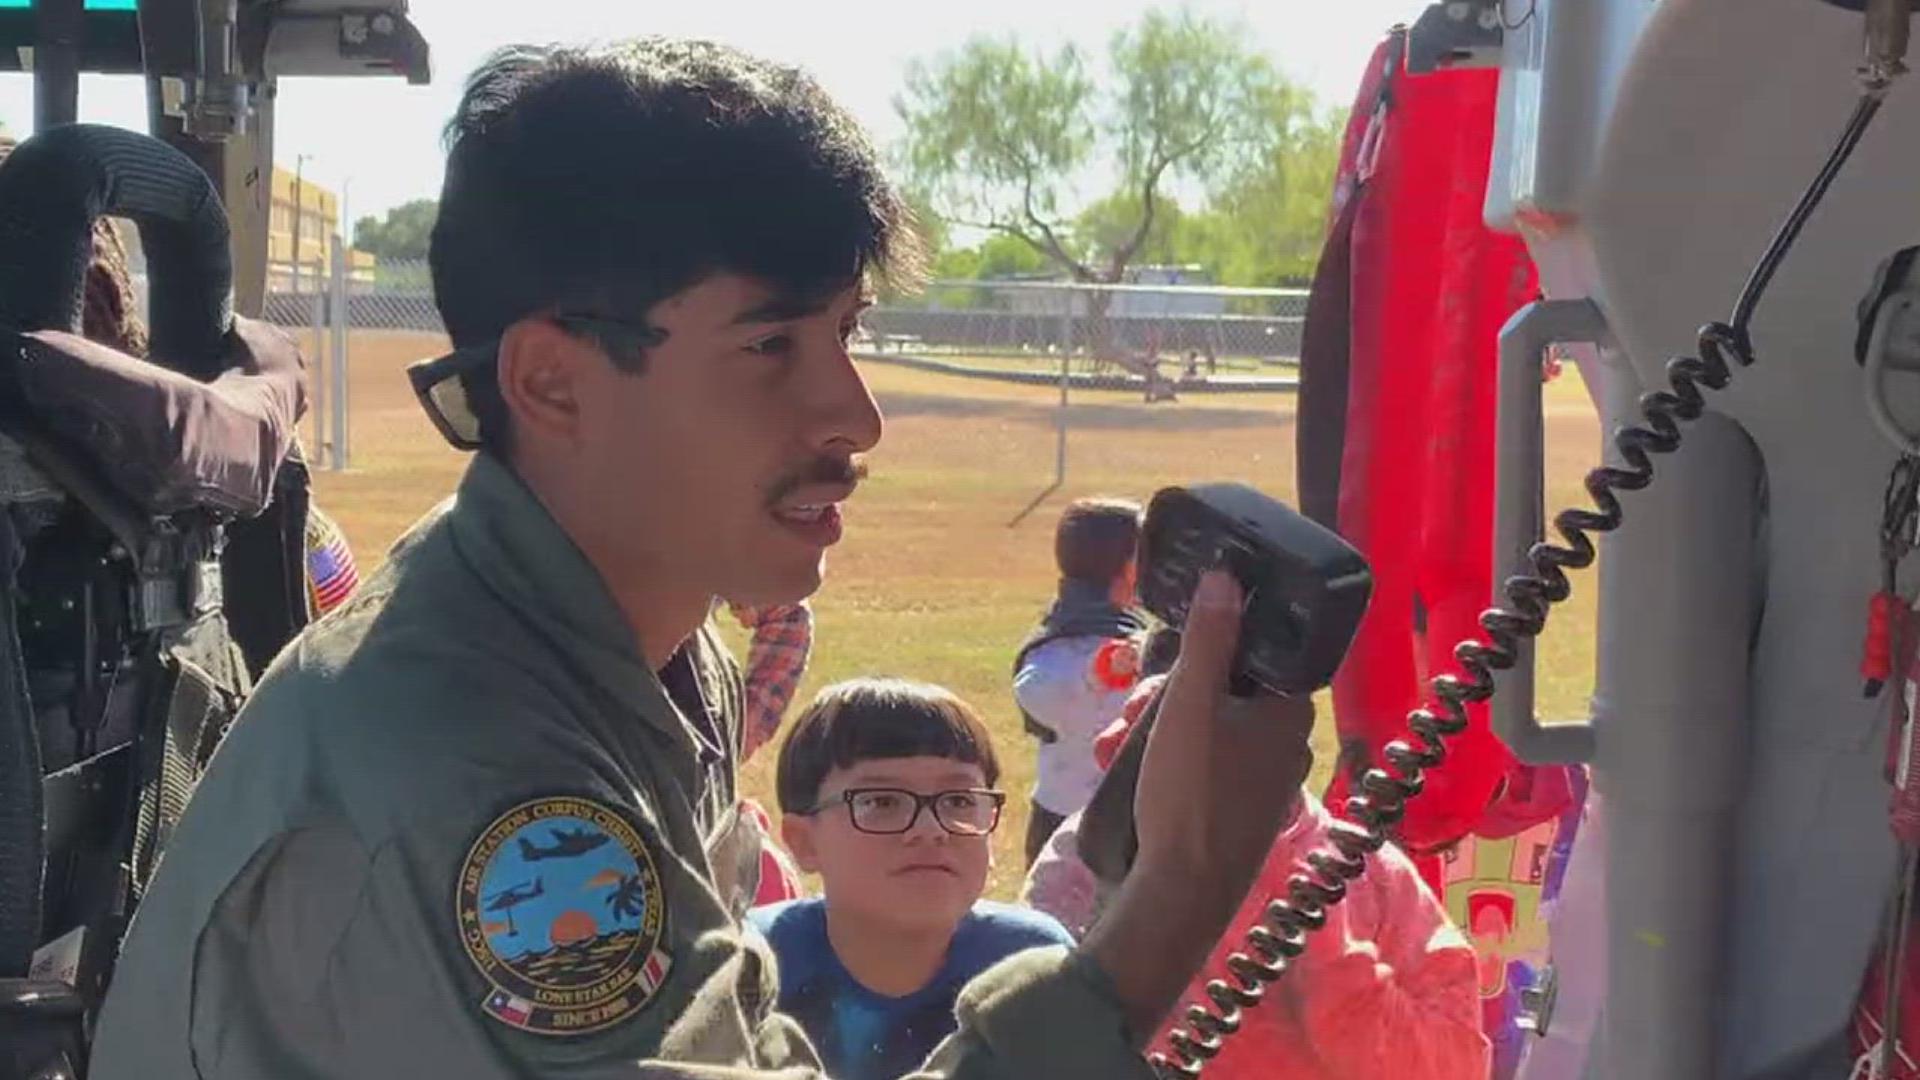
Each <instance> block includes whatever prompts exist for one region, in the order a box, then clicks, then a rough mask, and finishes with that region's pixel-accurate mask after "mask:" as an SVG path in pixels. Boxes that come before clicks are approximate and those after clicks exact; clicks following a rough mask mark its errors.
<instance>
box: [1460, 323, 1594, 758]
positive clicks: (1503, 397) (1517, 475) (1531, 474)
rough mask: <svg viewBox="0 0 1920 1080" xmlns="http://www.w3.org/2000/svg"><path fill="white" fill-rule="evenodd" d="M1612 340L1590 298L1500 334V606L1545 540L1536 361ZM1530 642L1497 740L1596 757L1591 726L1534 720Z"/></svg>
mask: <svg viewBox="0 0 1920 1080" xmlns="http://www.w3.org/2000/svg"><path fill="white" fill-rule="evenodd" d="M1611 341H1612V335H1611V334H1610V333H1609V331H1608V330H1607V319H1606V316H1605V315H1603V314H1602V313H1601V311H1600V308H1599V307H1598V306H1596V305H1595V304H1594V302H1593V301H1592V300H1589V299H1584V298H1583V299H1579V300H1539V301H1535V302H1534V303H1531V304H1528V305H1527V306H1526V307H1523V308H1521V309H1520V310H1519V311H1517V312H1515V313H1514V315H1513V317H1512V318H1511V319H1508V320H1507V325H1505V326H1503V327H1501V328H1500V376H1499V388H1498V394H1499V420H1498V424H1497V426H1496V428H1495V443H1494V476H1495V486H1494V492H1495V494H1494V526H1493V591H1494V602H1495V603H1496V604H1498V603H1500V601H1501V598H1502V596H1503V593H1502V588H1503V586H1504V584H1505V582H1506V580H1507V579H1508V578H1509V577H1512V576H1513V575H1515V574H1522V573H1528V572H1530V571H1529V569H1528V567H1529V565H1530V564H1529V563H1528V560H1527V551H1528V549H1529V548H1531V547H1533V545H1534V544H1536V543H1538V542H1540V541H1541V540H1542V539H1543V538H1544V537H1545V534H1546V521H1545V516H1546V515H1545V509H1544V505H1545V504H1544V492H1543V491H1542V486H1543V482H1544V477H1543V469H1544V467H1545V466H1544V462H1545V454H1546V435H1545V415H1544V412H1543V408H1542V387H1543V380H1542V379H1541V377H1540V362H1541V358H1542V357H1543V356H1544V355H1545V353H1546V350H1547V348H1548V347H1549V346H1552V345H1560V344H1570V343H1585V344H1593V345H1603V344H1608V343H1610V342H1611ZM1533 656H1534V646H1533V640H1532V639H1531V638H1526V639H1523V641H1522V644H1521V649H1520V655H1519V656H1518V658H1517V659H1518V663H1516V664H1515V665H1514V667H1513V669H1512V670H1510V671H1508V672H1506V673H1504V674H1503V675H1502V676H1501V680H1500V681H1501V686H1500V693H1498V694H1496V695H1494V697H1493V701H1492V703H1491V704H1490V705H1489V709H1490V714H1489V716H1490V720H1491V722H1492V725H1493V731H1494V734H1496V735H1498V736H1500V738H1501V740H1502V741H1503V742H1505V743H1506V744H1507V746H1508V747H1509V748H1510V749H1511V750H1512V751H1513V752H1514V753H1515V754H1517V755H1519V757H1520V758H1521V759H1522V760H1524V761H1530V762H1533V763H1535V764H1573V763H1579V762H1585V761H1588V760H1590V759H1591V758H1592V756H1593V726H1592V724H1590V723H1586V722H1576V723H1568V724H1554V725H1550V726H1549V725H1544V724H1542V723H1540V718H1539V717H1538V716H1536V715H1535V714H1534V705H1533Z"/></svg>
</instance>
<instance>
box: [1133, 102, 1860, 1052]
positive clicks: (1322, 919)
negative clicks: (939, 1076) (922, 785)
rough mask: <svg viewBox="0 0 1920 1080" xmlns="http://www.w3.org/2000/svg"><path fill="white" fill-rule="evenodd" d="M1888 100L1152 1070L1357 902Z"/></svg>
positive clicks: (1723, 376)
mask: <svg viewBox="0 0 1920 1080" xmlns="http://www.w3.org/2000/svg"><path fill="white" fill-rule="evenodd" d="M1884 95H1885V87H1884V86H1880V87H1878V88H1870V89H1869V90H1868V92H1867V93H1866V94H1864V95H1863V96H1862V97H1861V99H1860V103H1859V105H1858V106H1856V107H1855V109H1854V111H1853V115H1852V117H1851V118H1850V119H1849V120H1848V121H1847V126H1846V128H1845V130H1844V131H1843V132H1842V133H1841V136H1840V140H1839V142H1838V143H1837V144H1836V145H1835V146H1834V148H1833V152H1832V153H1831V154H1830V155H1828V157H1827V162H1826V164H1825V165H1824V166H1823V167H1822V168H1821V170H1820V172H1819V174H1818V175H1817V176H1815V177H1814V180H1813V183H1812V184H1810V185H1809V186H1808V187H1807V190H1806V192H1805V193H1804V194H1802V195H1801V196H1800V201H1799V202H1798V203H1797V204H1795V206H1794V208H1793V212H1792V213H1791V214H1789V215H1788V216H1787V219H1786V221H1784V222H1782V223H1781V225H1780V227H1779V229H1778V230H1776V231H1775V233H1774V236H1773V241H1772V242H1771V243H1770V244H1768V245H1767V250H1766V252H1765V254H1763V255H1762V256H1761V257H1760V261H1759V262H1758V263H1756V264H1755V265H1754V268H1753V273H1752V274H1751V275H1749V276H1748V278H1747V282H1746V285H1745V286H1744V287H1742V289H1741V290H1740V297H1739V300H1738V302H1736V303H1735V304H1734V308H1733V317H1732V319H1731V320H1729V321H1728V322H1724V323H1722V322H1712V323H1708V324H1707V325H1706V326H1704V327H1702V328H1701V330H1700V337H1699V349H1698V351H1699V354H1700V355H1699V356H1697V357H1694V356H1678V357H1675V358H1673V359H1672V360H1670V361H1668V362H1667V368H1666V371H1667V383H1668V385H1669V386H1670V387H1671V389H1670V390H1656V391H1652V392H1649V393H1646V394H1643V395H1641V397H1640V413H1641V416H1642V417H1643V418H1644V420H1645V423H1644V424H1643V425H1642V426H1638V427H1626V428H1622V429H1621V430H1619V431H1617V432H1615V433H1614V437H1613V442H1614V446H1615V447H1616V448H1617V449H1618V450H1619V453H1620V457H1621V459H1622V460H1623V461H1624V462H1625V464H1624V465H1602V466H1600V467H1598V468H1596V469H1594V470H1593V471H1592V472H1589V473H1588V474H1587V479H1586V489H1587V494H1588V495H1589V496H1591V497H1592V499H1593V505H1592V507H1590V508H1579V507H1576V508H1570V509H1567V510H1562V511H1561V512H1560V513H1559V514H1557V515H1555V516H1554V519H1553V527H1554V528H1555V529H1556V530H1557V531H1558V532H1559V533H1560V536H1561V537H1562V538H1563V539H1564V540H1565V541H1566V543H1565V544H1553V543H1548V542H1545V541H1543V542H1541V543H1538V544H1535V545H1533V547H1532V548H1531V549H1530V550H1529V551H1528V552H1527V561H1528V562H1530V563H1531V564H1532V566H1533V573H1531V574H1521V575H1518V576H1515V577H1511V578H1508V579H1507V581H1506V583H1505V586H1504V592H1505V594H1506V598H1507V604H1508V606H1507V607H1505V608H1494V609H1492V610H1490V611H1487V612H1486V613H1484V614H1482V615H1481V616H1480V626H1481V628H1482V629H1484V630H1485V631H1486V635H1487V639H1488V641H1489V642H1490V644H1483V643H1481V642H1478V641H1472V640H1468V641H1463V642H1461V643H1460V644H1459V645H1457V646H1455V647H1454V650H1453V655H1454V659H1455V660H1458V661H1459V662H1460V667H1461V668H1462V669H1463V671H1464V672H1465V675H1464V676H1461V675H1452V674H1446V675H1437V676H1435V677H1434V678H1433V680H1432V682H1431V684H1430V685H1431V689H1432V692H1433V697H1434V699H1435V703H1436V705H1437V709H1438V711H1436V710H1435V708H1422V709H1416V710H1414V711H1413V712H1412V713H1411V714H1409V715H1408V717H1407V727H1408V728H1409V729H1410V730H1411V731H1412V733H1413V735H1414V736H1416V737H1417V738H1418V740H1419V744H1418V745H1415V744H1414V743H1412V742H1409V741H1407V740H1405V739H1396V740H1394V741H1393V742H1391V743H1389V744H1388V745H1387V748H1386V750H1385V752H1384V756H1385V757H1386V760H1387V763H1388V764H1389V765H1391V766H1392V769H1391V771H1389V770H1388V769H1383V768H1379V767H1375V768H1371V769H1368V770H1367V771H1366V773H1365V774H1364V775H1363V776H1362V777H1361V778H1360V784H1359V794H1357V795H1356V796H1354V797H1353V798H1351V799H1349V800H1347V804H1346V809H1347V814H1348V817H1349V818H1351V819H1352V820H1351V821H1343V822H1338V823H1336V824H1335V825H1334V827H1333V829H1332V831H1331V833H1330V837H1329V838H1330V840H1331V841H1332V847H1331V849H1322V850H1320V851H1315V852H1313V853H1311V854H1309V855H1308V856H1307V857H1306V859H1305V865H1304V866H1302V867H1299V868H1298V869H1297V870H1296V872H1295V873H1294V874H1293V876H1292V877H1291V878H1289V879H1288V880H1287V895H1286V896H1285V897H1284V898H1278V897H1276V898H1275V899H1274V900H1272V901H1271V902H1269V903H1268V904H1267V907H1266V911H1265V912H1264V915H1263V918H1262V920H1261V922H1260V923H1259V924H1257V925H1255V926H1253V927H1251V928H1250V929H1248V930H1247V932H1246V949H1245V950H1244V951H1241V952H1236V953H1233V954H1232V955H1230V956H1228V957H1227V961H1226V967H1227V972H1226V973H1227V976H1228V978H1225V979H1214V980H1212V981H1211V982H1209V983H1207V986H1206V993H1207V997H1208V998H1209V999H1210V1001H1211V1003H1212V1005H1213V1008H1211V1009H1209V1008H1207V1007H1206V1006H1204V1005H1200V1004H1193V1005H1189V1006H1188V1008H1187V1011H1186V1013H1185V1015H1184V1017H1183V1019H1184V1020H1185V1022H1186V1026H1185V1027H1182V1028H1176V1029H1175V1030H1174V1031H1173V1032H1172V1033H1171V1034H1170V1035H1169V1036H1168V1040H1167V1041H1168V1045H1169V1048H1170V1049H1171V1050H1172V1051H1173V1057H1172V1058H1169V1057H1168V1056H1167V1055H1166V1054H1154V1055H1153V1056H1152V1058H1151V1059H1150V1061H1151V1063H1152V1065H1153V1068H1154V1072H1155V1073H1156V1074H1158V1075H1159V1076H1160V1077H1162V1078H1170V1077H1192V1076H1198V1075H1200V1070H1201V1067H1202V1066H1203V1065H1204V1064H1205V1063H1206V1062H1207V1061H1209V1060H1211V1059H1212V1058H1213V1057H1214V1055H1216V1054H1218V1053H1219V1052H1220V1048H1221V1046H1222V1045H1224V1044H1225V1041H1226V1039H1227V1037H1228V1036H1231V1035H1232V1034H1233V1033H1234V1032H1236V1031H1238V1030H1240V1022H1241V1013H1242V1011H1243V1010H1245V1009H1250V1008H1252V1007H1254V1006H1256V1005H1258V1004H1260V1001H1261V999H1262V998H1263V997H1265V995H1266V989H1267V987H1268V986H1269V985H1271V984H1272V983H1273V982H1275V981H1277V980H1278V979H1279V978H1280V977H1281V976H1282V975H1284V974H1286V971H1287V965H1288V963H1289V962H1290V961H1292V960H1293V959H1294V958H1296V957H1298V956H1299V955H1300V954H1301V953H1302V952H1304V951H1305V950H1306V947H1307V935H1308V934H1309V933H1311V932H1312V931H1315V930H1318V929H1320V928H1321V927H1323V926H1325V925H1326V923H1327V911H1328V909H1329V908H1332V907H1333V906H1334V905H1336V904H1338V903H1340V901H1342V900H1344V899H1345V898H1346V895H1347V883H1348V882H1350V881H1352V880H1354V879H1355V878H1358V877H1360V876H1361V875H1362V874H1364V873H1366V872H1367V856H1368V855H1371V854H1373V853H1374V852H1377V851H1379V850H1380V848H1381V847H1383V846H1385V844H1386V843H1387V841H1388V839H1390V835H1391V830H1392V829H1393V827H1394V826H1395V825H1397V824H1398V823H1399V822H1400V820H1401V818H1402V817H1403V816H1405V814H1406V806H1407V800H1408V799H1411V798H1413V797H1415V796H1417V795H1419V794H1420V791H1421V789H1422V786H1423V774H1424V773H1425V771H1426V770H1427V769H1430V768H1433V767H1434V766H1436V765H1438V764H1440V763H1441V762H1442V761H1444V760H1445V759H1446V744H1445V740H1446V739H1448V738H1450V737H1452V736H1454V735H1458V734H1460V733H1461V732H1462V731H1465V730H1466V727H1467V706H1468V705H1470V704H1473V703H1476V702H1482V701H1485V700H1487V699H1488V698H1490V697H1492V696H1493V691H1494V682H1493V675H1494V672H1496V671H1506V670H1508V669H1510V668H1512V667H1513V666H1514V664H1515V663H1516V662H1517V659H1518V651H1519V648H1520V644H1521V641H1522V639H1525V638H1532V637H1538V636H1539V634H1540V632H1541V631H1542V630H1543V629H1545V628H1546V625H1547V613H1548V610H1549V609H1550V608H1551V606H1552V605H1554V604H1557V603H1559V602H1561V601H1562V600H1565V599H1566V598H1567V597H1568V596H1569V595H1571V593H1572V585H1571V583H1570V582H1568V580H1567V575H1566V571H1568V570H1580V569H1584V568H1586V567H1588V566H1591V565H1592V564H1593V560H1594V554H1595V548H1594V544H1593V538H1592V536H1591V535H1590V534H1591V533H1608V532H1612V531H1614V530H1615V529H1618V528H1619V527H1620V522H1621V520H1622V513H1621V507H1620V498H1619V495H1618V493H1619V492H1622V491H1639V490H1640V489H1642V488H1644V487H1646V486H1647V485H1648V484H1650V483H1652V482H1653V472H1654V470H1653V459H1652V456H1651V455H1653V454H1671V453H1673V452H1674V451H1675V450H1678V449H1679V448H1680V424H1681V423H1682V422H1692V421H1694V420H1697V419H1699V418H1700V415H1701V413H1702V412H1704V411H1705V408H1706V399H1705V397H1703V396H1702V394H1701V392H1700V388H1701V387H1702V386H1704V387H1706V388H1708V389H1710V390H1722V389H1725V388H1726V386H1727V384H1728V383H1729V382H1731V381H1732V379H1733V368H1732V366H1731V365H1730V364H1729V363H1728V361H1729V360H1731V361H1733V362H1734V363H1737V364H1739V365H1740V366H1741V367H1746V366H1748V365H1750V364H1752V363H1753V361H1754V352H1753V342H1752V339H1751V338H1750V337H1749V336H1748V332H1747V330H1748V324H1749V323H1750V322H1751V321H1752V318H1753V313H1754V311H1755V309H1756V308H1758V307H1759V304H1760V298H1761V296H1762V295H1763V294H1764V293H1765V292H1766V289H1767V285H1768V284H1769V283H1770V282H1771V281H1772V280H1773V275H1774V273H1775V272H1776V271H1777V270H1779V268H1780V264H1781V263H1782V262H1783V261H1784V260H1785V259H1786V255H1787V252H1788V251H1789V250H1790V249H1791V248H1792V247H1793V242H1794V240H1795V239H1796V238H1797V237H1798V236H1799V234H1800V230H1801V228H1802V227H1804V226H1805V225H1806V223H1807V219H1808V218H1810V217H1811V216H1812V215H1813V211H1814V208H1815V207H1817V206H1818V205H1819V204H1820V200H1821V199H1822V198H1823V197H1824V196H1825V195H1826V193H1827V188H1828V187H1830V186H1831V185H1832V183H1833V180H1834V177H1836V176H1838V175H1839V173H1840V169H1841V166H1843V165H1844V164H1846V161H1847V158H1848V157H1849V156H1851V155H1852V153H1853V149H1854V147H1855V146H1857V145H1858V144H1859V142H1860V138H1861V136H1862V135H1864V134H1865V133H1866V129H1867V125H1868V123H1870V122H1871V121H1872V120H1873V117H1874V115H1875V114H1876V113H1878V112H1879V109H1880V103H1881V101H1882V99H1883V97H1884Z"/></svg>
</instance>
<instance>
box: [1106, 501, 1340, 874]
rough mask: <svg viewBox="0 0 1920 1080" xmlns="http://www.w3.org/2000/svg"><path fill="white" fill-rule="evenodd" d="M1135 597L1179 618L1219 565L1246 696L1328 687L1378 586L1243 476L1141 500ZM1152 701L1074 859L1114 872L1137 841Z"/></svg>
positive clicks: (1315, 527)
mask: <svg viewBox="0 0 1920 1080" xmlns="http://www.w3.org/2000/svg"><path fill="white" fill-rule="evenodd" d="M1138 563H1139V571H1140V572H1139V583H1140V584H1139V591H1140V602H1141V605H1142V606H1143V607H1145V608H1146V609H1147V610H1148V611H1149V612H1151V613H1152V614H1154V615H1155V616H1157V617H1158V618H1159V619H1160V620H1161V621H1162V622H1164V623H1166V624H1167V625H1168V626H1170V627H1173V628H1174V629H1176V630H1178V629H1181V628H1182V627H1184V626H1185V625H1186V621H1187V604H1188V602H1189V600H1190V599H1191V597H1192V596H1193V591H1194V589H1195V587H1196V586H1198V585H1199V583H1200V575H1201V574H1203V573H1205V572H1207V571H1208V570H1211V569H1213V568H1215V567H1220V568H1223V569H1226V570H1227V571H1229V572H1230V573H1232V574H1233V576H1234V578H1235V579H1237V580H1238V581H1239V583H1240V590H1241V592H1242V593H1243V594H1244V596H1245V598H1246V599H1245V607H1244V609H1243V611H1242V614H1241V617H1240V644H1239V647H1238V649H1237V651H1236V655H1235V657H1234V662H1233V668H1232V674H1231V675H1230V676H1229V690H1230V691H1231V692H1232V693H1235V694H1238V695H1241V696H1247V695H1250V694H1253V693H1256V692H1258V691H1259V690H1261V689H1265V690H1267V691H1269V692H1271V693H1275V694H1283V695H1289V694H1311V693H1313V692H1314V691H1315V690H1318V689H1320V688H1321V687H1323V686H1325V685H1327V683H1328V682H1330V681H1331V680H1332V679H1333V673H1334V671H1335V670H1336V669H1338V668H1339V666H1340V661H1341V659H1342V658H1344V657H1345V656H1346V654H1347V647H1348V646H1349V645H1351V644H1352V643H1353V635H1354V632H1355V631H1356V630H1358V629H1359V626H1360V616H1361V615H1362V614H1364V613H1365V612H1366V609H1367V598H1368V596H1369V595H1370V594H1371V593H1372V591H1373V574H1372V572H1371V571H1369V570H1368V569H1367V561H1366V559H1364V558H1362V557H1361V555H1360V553H1359V552H1358V551H1355V550H1354V549H1353V548H1352V547H1351V546H1350V545H1349V544H1348V543H1347V542H1346V541H1345V540H1342V539H1340V537H1339V536H1337V535H1336V534H1334V533H1333V532H1332V531H1331V530H1329V529H1327V528H1325V527H1323V526H1321V525H1319V524H1317V523H1315V522H1314V521H1312V520H1310V519H1308V518H1306V517H1304V516H1302V515H1301V514H1299V513H1298V512H1296V511H1295V510H1293V509H1292V508H1291V507H1289V506H1287V505H1286V504H1285V503H1282V502H1279V501H1277V500H1274V499H1271V498H1269V497H1267V496H1266V495H1263V494H1261V493H1260V492H1259V491H1256V490H1255V489H1253V488H1250V487H1247V486H1246V485H1244V484H1196V485H1193V486H1191V487H1174V488H1167V489H1166V490H1164V491H1161V492H1160V493H1159V494H1157V495H1155V496H1154V497H1153V499H1152V501H1151V502H1149V503H1148V504H1147V514H1146V521H1145V523H1144V524H1143V525H1142V527H1141V530H1140V554H1139V559H1138ZM1158 713H1159V702H1158V700H1155V701H1152V702H1149V703H1148V705H1147V707H1146V709H1145V711H1143V712H1142V714H1141V717H1140V720H1139V722H1138V723H1136V724H1135V725H1134V726H1133V729H1132V730H1131V731H1130V732H1128V734H1127V738H1126V741H1125V742H1124V743H1122V744H1121V748H1120V752H1119V753H1117V754H1115V755H1114V759H1113V763H1112V765H1111V766H1110V767H1109V768H1108V769H1107V773H1106V775H1105V776H1104V777H1102V779H1101V783H1100V787H1099V788H1098V790H1096V791H1095V793H1094V796H1093V799H1092V800H1091V801H1090V802H1089V803H1088V805H1087V811H1086V813H1085V814H1083V815H1082V817H1081V832H1080V857H1081V859H1082V860H1083V861H1085V862H1086V864H1087V865H1088V867H1090V868H1091V869H1092V870H1093V871H1094V873H1095V875H1097V876H1098V877H1100V878H1101V879H1103V880H1106V881H1119V880H1120V879H1121V878H1123V877H1125V876H1126V873H1127V870H1128V868H1129V867H1131V866H1132V865H1133V857H1134V853H1135V851H1136V849H1137V844H1136V839H1135V835H1136V834H1135V832H1134V823H1133V792H1134V788H1135V786H1136V785H1137V784H1138V782H1139V776H1140V761H1141V756H1142V754H1143V753H1144V752H1145V748H1146V736H1147V733H1148V732H1149V731H1151V730H1152V728H1153V724H1154V718H1155V717H1156V716H1157V715H1158Z"/></svg>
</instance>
